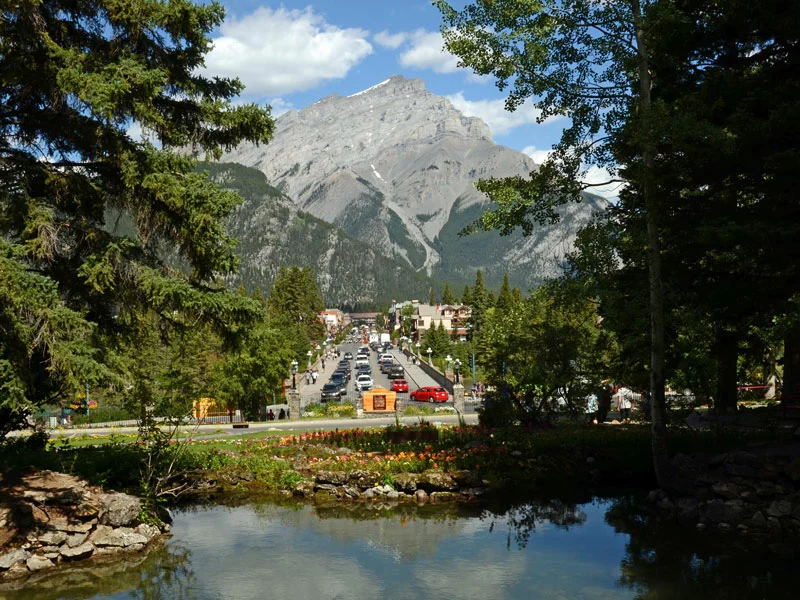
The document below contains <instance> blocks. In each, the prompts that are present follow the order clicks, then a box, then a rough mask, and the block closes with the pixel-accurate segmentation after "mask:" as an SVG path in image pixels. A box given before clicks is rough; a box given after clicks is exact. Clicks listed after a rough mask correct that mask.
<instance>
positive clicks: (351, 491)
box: [342, 485, 361, 498]
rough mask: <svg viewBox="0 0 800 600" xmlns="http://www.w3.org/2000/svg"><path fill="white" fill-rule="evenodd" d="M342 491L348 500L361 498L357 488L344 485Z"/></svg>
mask: <svg viewBox="0 0 800 600" xmlns="http://www.w3.org/2000/svg"><path fill="white" fill-rule="evenodd" d="M342 489H343V490H344V495H345V496H347V497H348V498H358V497H359V496H361V492H359V491H358V488H357V487H354V486H352V485H346V486H344V487H343V488H342Z"/></svg>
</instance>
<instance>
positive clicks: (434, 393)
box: [411, 385, 450, 402]
mask: <svg viewBox="0 0 800 600" xmlns="http://www.w3.org/2000/svg"><path fill="white" fill-rule="evenodd" d="M411 399H412V400H416V401H417V402H447V401H448V400H449V399H450V394H448V393H447V390H446V389H444V388H443V387H434V386H432V385H426V386H425V387H421V388H419V389H418V390H415V391H413V392H411Z"/></svg>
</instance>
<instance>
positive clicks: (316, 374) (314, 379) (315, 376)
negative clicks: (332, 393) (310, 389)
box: [311, 369, 319, 384]
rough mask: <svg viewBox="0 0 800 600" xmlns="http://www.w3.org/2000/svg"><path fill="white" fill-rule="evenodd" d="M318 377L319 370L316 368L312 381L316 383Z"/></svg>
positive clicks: (312, 372)
mask: <svg viewBox="0 0 800 600" xmlns="http://www.w3.org/2000/svg"><path fill="white" fill-rule="evenodd" d="M317 377H319V372H318V371H317V370H316V369H314V370H313V371H311V381H312V382H314V383H315V384H316V383H317Z"/></svg>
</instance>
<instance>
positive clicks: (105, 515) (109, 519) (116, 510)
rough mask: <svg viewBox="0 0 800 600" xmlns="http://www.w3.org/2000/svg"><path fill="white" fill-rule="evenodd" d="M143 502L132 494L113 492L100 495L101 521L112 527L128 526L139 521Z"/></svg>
mask: <svg viewBox="0 0 800 600" xmlns="http://www.w3.org/2000/svg"><path fill="white" fill-rule="evenodd" d="M141 508H142V504H141V502H140V501H139V498H137V497H136V496H131V495H130V494H121V493H111V494H103V495H102V496H100V522H101V523H102V524H103V525H111V526H112V527H127V526H128V525H135V524H136V523H137V522H138V521H139V512H140V511H141Z"/></svg>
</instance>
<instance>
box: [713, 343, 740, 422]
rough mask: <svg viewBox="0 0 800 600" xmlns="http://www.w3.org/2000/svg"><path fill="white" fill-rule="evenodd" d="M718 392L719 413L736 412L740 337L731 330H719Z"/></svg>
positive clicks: (716, 407)
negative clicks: (737, 363)
mask: <svg viewBox="0 0 800 600" xmlns="http://www.w3.org/2000/svg"><path fill="white" fill-rule="evenodd" d="M716 346H717V347H716V351H717V352H716V354H717V393H716V398H715V399H714V409H715V410H716V411H717V412H718V413H730V412H736V400H737V394H736V361H737V359H738V358H739V348H738V337H737V335H736V334H735V333H734V332H732V331H729V330H724V329H723V330H720V331H718V332H717V343H716Z"/></svg>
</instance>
